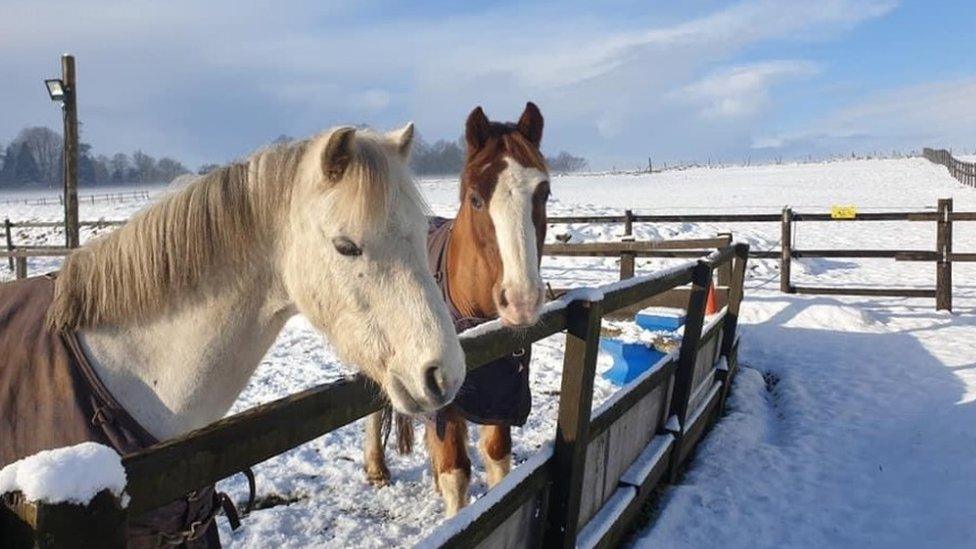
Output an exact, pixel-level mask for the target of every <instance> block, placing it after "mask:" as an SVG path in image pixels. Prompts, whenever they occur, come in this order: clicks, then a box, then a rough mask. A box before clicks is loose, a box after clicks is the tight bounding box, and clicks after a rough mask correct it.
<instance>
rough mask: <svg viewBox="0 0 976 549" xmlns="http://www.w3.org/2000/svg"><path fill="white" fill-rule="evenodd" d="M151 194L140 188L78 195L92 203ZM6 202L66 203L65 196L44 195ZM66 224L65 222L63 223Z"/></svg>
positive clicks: (42, 204)
mask: <svg viewBox="0 0 976 549" xmlns="http://www.w3.org/2000/svg"><path fill="white" fill-rule="evenodd" d="M150 198H151V195H150V193H149V191H146V190H138V191H120V192H116V193H94V194H86V195H82V196H79V197H78V202H79V203H86V202H87V203H90V204H94V203H95V202H128V201H131V200H149V199H150ZM3 203H4V204H24V205H27V206H54V205H64V196H62V195H60V194H59V195H57V196H42V197H37V198H9V199H6V200H4V201H3ZM61 225H62V226H63V225H64V224H63V223H62V224H61Z"/></svg>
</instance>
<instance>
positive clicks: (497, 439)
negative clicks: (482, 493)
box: [478, 425, 512, 488]
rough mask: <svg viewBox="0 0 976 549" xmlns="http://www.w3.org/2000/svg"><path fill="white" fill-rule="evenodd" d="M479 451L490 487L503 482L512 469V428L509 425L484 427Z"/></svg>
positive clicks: (481, 431)
mask: <svg viewBox="0 0 976 549" xmlns="http://www.w3.org/2000/svg"><path fill="white" fill-rule="evenodd" d="M479 431H480V433H479V436H478V450H479V453H480V454H481V460H482V461H484V462H485V471H486V472H487V473H488V487H489V488H491V487H493V486H495V485H496V484H498V483H499V482H501V480H502V479H503V478H505V475H507V474H508V472H509V471H510V470H511V469H512V428H511V427H509V426H508V425H482V426H481V427H480V428H479Z"/></svg>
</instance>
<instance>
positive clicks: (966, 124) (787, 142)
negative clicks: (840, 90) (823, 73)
mask: <svg viewBox="0 0 976 549" xmlns="http://www.w3.org/2000/svg"><path fill="white" fill-rule="evenodd" d="M974 97H976V77H968V78H960V79H952V80H945V81H940V82H931V83H926V84H921V85H913V86H905V87H900V88H896V89H892V90H886V91H883V92H880V93H875V94H871V95H870V96H869V97H867V98H864V99H861V100H859V101H857V102H855V103H853V104H851V105H848V106H845V107H843V108H840V109H838V110H836V111H835V112H833V113H830V114H829V115H828V116H826V117H825V118H824V120H823V121H822V122H819V123H816V124H813V125H811V127H809V128H808V129H805V130H803V131H795V132H783V133H774V134H770V135H766V136H762V137H759V138H757V139H756V140H755V141H754V142H753V147H754V148H777V149H787V150H789V149H794V150H797V149H813V150H837V149H839V148H841V147H847V148H852V149H858V150H872V149H886V148H900V149H903V150H905V149H908V150H911V149H917V148H919V147H921V146H946V147H952V146H972V142H973V138H974V128H976V102H974V101H973V98H974Z"/></svg>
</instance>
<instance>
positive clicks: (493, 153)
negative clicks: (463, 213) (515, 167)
mask: <svg viewBox="0 0 976 549" xmlns="http://www.w3.org/2000/svg"><path fill="white" fill-rule="evenodd" d="M490 128H491V136H490V137H489V138H488V139H487V140H486V141H485V144H484V145H483V146H482V147H480V148H479V149H477V150H472V149H471V148H470V147H469V149H468V158H467V161H466V162H465V165H464V171H463V172H462V174H461V200H462V201H463V200H464V195H465V191H466V189H467V188H471V189H473V190H474V191H476V192H477V193H478V195H479V196H480V197H481V198H482V199H484V200H485V202H488V201H490V200H491V195H492V193H494V191H495V185H496V184H497V183H498V176H499V174H501V173H502V172H503V171H504V170H505V168H506V167H507V162H506V160H505V157H511V158H512V160H514V161H516V162H518V163H519V164H521V165H522V166H524V167H526V168H535V169H537V170H541V171H543V172H548V171H549V169H548V167H547V166H546V160H545V158H544V157H543V156H542V153H541V152H540V151H539V149H538V148H537V147H536V146H535V145H533V144H532V143H531V142H530V141H529V140H528V139H527V138H526V137H525V136H524V135H522V134H521V133H520V132H519V131H518V129H517V128H516V127H515V124H506V123H500V122H492V123H491V125H490Z"/></svg>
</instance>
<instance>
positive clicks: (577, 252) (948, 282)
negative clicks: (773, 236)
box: [544, 198, 976, 311]
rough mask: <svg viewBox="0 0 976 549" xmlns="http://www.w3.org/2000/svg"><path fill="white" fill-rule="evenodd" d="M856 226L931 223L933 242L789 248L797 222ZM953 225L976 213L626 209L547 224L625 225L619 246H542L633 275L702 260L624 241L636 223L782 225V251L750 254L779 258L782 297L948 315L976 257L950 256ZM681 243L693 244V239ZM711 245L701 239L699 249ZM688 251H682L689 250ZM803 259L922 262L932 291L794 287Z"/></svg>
mask: <svg viewBox="0 0 976 549" xmlns="http://www.w3.org/2000/svg"><path fill="white" fill-rule="evenodd" d="M814 221H815V222H834V223H857V222H876V221H910V222H933V223H935V224H936V239H935V242H934V243H933V248H932V249H929V250H911V249H796V248H794V245H793V235H794V234H795V231H794V228H795V225H796V224H797V223H800V222H814ZM957 221H976V212H955V211H953V208H952V199H951V198H945V199H941V200H939V202H938V204H937V206H936V210H935V211H902V212H869V213H857V214H855V215H854V216H853V217H835V216H833V215H832V214H830V213H798V212H794V211H793V209H792V208H789V207H787V208H783V211H782V212H780V213H778V214H704V215H699V214H696V215H635V214H634V213H633V212H631V211H630V210H626V211H625V212H624V215H622V216H566V217H551V218H549V222H550V223H620V224H622V225H623V234H624V241H623V242H608V243H602V242H601V243H592V244H590V243H582V244H571V243H558V244H547V245H546V246H545V249H544V251H545V254H546V255H561V256H581V255H582V256H586V255H591V256H604V257H606V256H617V257H619V258H620V265H621V273H624V272H631V271H632V270H633V261H634V258H635V257H688V256H695V255H701V254H702V253H703V250H689V249H680V250H675V249H668V247H669V244H668V243H667V242H666V241H665V242H654V241H650V242H634V241H627V239H628V238H631V235H632V234H633V224H634V223H728V224H731V223H777V224H779V226H780V240H781V244H780V249H778V250H752V251H750V252H749V257H752V258H756V259H778V260H779V262H780V272H779V276H780V290H781V291H782V292H784V293H798V294H820V295H860V296H890V297H927V298H935V306H936V309H937V310H949V311H951V310H952V264H953V263H954V262H973V261H976V253H973V252H966V253H957V252H954V251H953V243H952V227H953V223H954V222H957ZM685 242H694V241H693V240H690V241H685ZM711 243H712V240H711V239H702V241H701V247H702V248H704V247H706V246H708V245H710V244H711ZM688 247H689V246H684V248H688ZM801 258H861V259H863V258H875V259H893V260H895V261H921V262H932V263H934V264H935V267H936V269H935V271H936V275H935V287H934V288H865V287H823V286H797V285H795V284H793V281H792V262H793V260H794V259H801Z"/></svg>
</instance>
